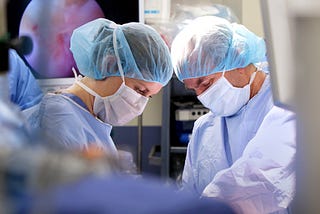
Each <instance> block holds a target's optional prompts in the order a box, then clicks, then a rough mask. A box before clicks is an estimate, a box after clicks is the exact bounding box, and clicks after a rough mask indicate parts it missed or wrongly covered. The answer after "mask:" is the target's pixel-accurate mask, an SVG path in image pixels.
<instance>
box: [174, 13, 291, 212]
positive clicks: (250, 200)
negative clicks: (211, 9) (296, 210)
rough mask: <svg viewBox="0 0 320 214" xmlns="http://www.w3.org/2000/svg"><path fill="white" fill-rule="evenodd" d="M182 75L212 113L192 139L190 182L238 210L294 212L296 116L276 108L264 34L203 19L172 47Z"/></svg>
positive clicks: (196, 127) (185, 174)
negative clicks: (290, 210) (263, 66)
mask: <svg viewBox="0 0 320 214" xmlns="http://www.w3.org/2000/svg"><path fill="white" fill-rule="evenodd" d="M171 55H172V60H173V66H174V68H175V72H176V75H177V77H178V78H179V79H180V80H181V81H182V82H184V84H185V86H186V87H187V88H189V89H193V90H195V92H196V94H197V96H198V99H199V100H200V101H201V103H202V104H203V105H204V106H205V107H207V108H208V109H210V112H209V113H208V114H206V115H204V116H202V117H201V118H199V119H198V120H197V121H196V122H195V124H194V128H193V133H192V137H191V140H190V142H189V144H188V150H187V157H186V161H185V166H184V171H183V176H182V180H183V181H182V182H183V188H184V189H188V190H190V191H192V192H194V193H195V194H197V195H199V196H202V197H212V198H221V199H223V200H226V201H228V202H229V203H230V204H231V205H232V206H233V207H234V209H235V210H236V211H237V212H238V213H250V214H255V213H257V214H261V213H288V212H289V210H288V207H289V205H290V202H291V201H292V199H293V197H294V193H295V170H294V160H295V153H296V130H295V128H296V122H295V121H296V119H295V114H294V113H293V112H291V111H288V110H285V109H282V108H279V107H276V106H275V105H274V103H273V99H272V90H271V82H270V76H269V74H268V71H265V70H263V69H262V67H259V64H260V65H261V64H263V61H264V60H265V58H266V57H265V56H266V47H265V43H264V40H263V39H262V38H260V37H258V36H256V35H255V34H254V33H252V32H250V31H249V30H248V29H247V28H245V27H244V26H243V25H240V24H236V23H232V24H231V23H230V22H228V21H227V20H224V19H222V18H217V17H214V16H205V17H200V18H197V19H195V20H194V21H193V22H191V23H190V24H189V25H188V26H187V27H186V28H185V29H183V30H182V31H181V32H180V33H179V34H178V35H177V36H176V38H175V39H174V41H173V43H172V47H171Z"/></svg>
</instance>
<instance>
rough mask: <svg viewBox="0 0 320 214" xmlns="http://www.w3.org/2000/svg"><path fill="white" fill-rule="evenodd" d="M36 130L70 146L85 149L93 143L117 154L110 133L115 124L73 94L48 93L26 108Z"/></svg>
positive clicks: (26, 113)
mask: <svg viewBox="0 0 320 214" xmlns="http://www.w3.org/2000/svg"><path fill="white" fill-rule="evenodd" d="M24 113H25V116H26V117H27V119H28V122H29V124H30V125H31V127H32V129H33V130H40V131H41V132H42V133H43V135H44V136H45V138H46V139H47V140H49V141H51V142H53V143H58V144H60V145H62V146H63V147H65V148H67V149H76V150H79V149H80V150H84V149H87V148H88V147H89V146H90V145H91V144H94V145H95V146H97V147H98V148H101V149H103V150H105V151H106V152H107V153H109V154H112V155H117V150H116V147H115V144H114V142H113V140H112V138H111V136H110V132H111V129H112V126H111V125H109V124H107V123H103V122H102V121H100V120H99V119H97V118H95V117H94V116H93V115H92V114H91V113H90V112H89V111H88V109H87V108H86V106H85V104H84V103H83V102H82V100H81V99H80V98H79V97H77V96H75V95H72V94H55V93H48V94H46V95H45V96H44V97H43V99H42V101H41V102H40V103H39V104H38V105H36V106H34V107H32V108H30V109H28V110H26V111H24Z"/></svg>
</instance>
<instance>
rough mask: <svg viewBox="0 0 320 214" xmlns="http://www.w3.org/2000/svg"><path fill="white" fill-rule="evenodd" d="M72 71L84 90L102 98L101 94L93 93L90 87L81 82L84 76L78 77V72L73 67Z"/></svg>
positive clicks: (77, 82)
mask: <svg viewBox="0 0 320 214" xmlns="http://www.w3.org/2000/svg"><path fill="white" fill-rule="evenodd" d="M72 71H73V74H74V76H75V78H76V84H78V85H80V86H81V87H82V88H84V89H85V90H86V91H87V92H89V94H91V95H92V96H95V97H100V96H99V94H97V93H96V92H95V91H93V90H92V89H91V88H89V87H88V86H86V85H85V84H83V83H82V82H81V81H80V80H81V79H82V76H81V75H79V76H77V72H76V69H75V68H74V67H72Z"/></svg>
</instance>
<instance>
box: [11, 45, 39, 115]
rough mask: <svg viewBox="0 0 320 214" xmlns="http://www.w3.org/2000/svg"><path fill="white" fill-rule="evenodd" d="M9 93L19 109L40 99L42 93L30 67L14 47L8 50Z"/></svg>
mask: <svg viewBox="0 0 320 214" xmlns="http://www.w3.org/2000/svg"><path fill="white" fill-rule="evenodd" d="M9 61H10V64H9V66H10V67H9V72H8V81H9V84H8V85H9V95H10V100H11V101H12V102H13V103H14V104H16V105H17V106H19V108H20V109H21V110H25V109H27V108H30V107H32V106H34V105H36V104H38V103H39V102H40V101H41V98H42V97H43V93H42V90H41V88H40V87H39V84H38V82H37V80H36V79H35V78H34V76H33V74H32V72H31V70H30V68H29V67H28V66H27V65H26V63H25V62H24V61H23V60H22V58H21V57H20V56H19V55H18V53H17V52H16V51H15V50H14V49H10V50H9Z"/></svg>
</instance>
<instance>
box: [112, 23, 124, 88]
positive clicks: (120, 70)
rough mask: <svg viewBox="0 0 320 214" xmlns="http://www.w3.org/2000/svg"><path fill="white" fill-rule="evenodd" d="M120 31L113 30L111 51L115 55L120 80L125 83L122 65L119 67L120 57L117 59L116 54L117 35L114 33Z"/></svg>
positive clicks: (117, 54) (117, 55)
mask: <svg viewBox="0 0 320 214" xmlns="http://www.w3.org/2000/svg"><path fill="white" fill-rule="evenodd" d="M118 29H119V30H121V29H120V28H119V27H117V28H115V29H114V31H113V49H114V53H115V55H116V58H117V64H118V68H119V72H120V75H121V78H122V81H123V82H124V83H125V81H124V73H123V69H122V65H121V61H120V57H119V52H118V48H117V35H116V31H117V30H118Z"/></svg>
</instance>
